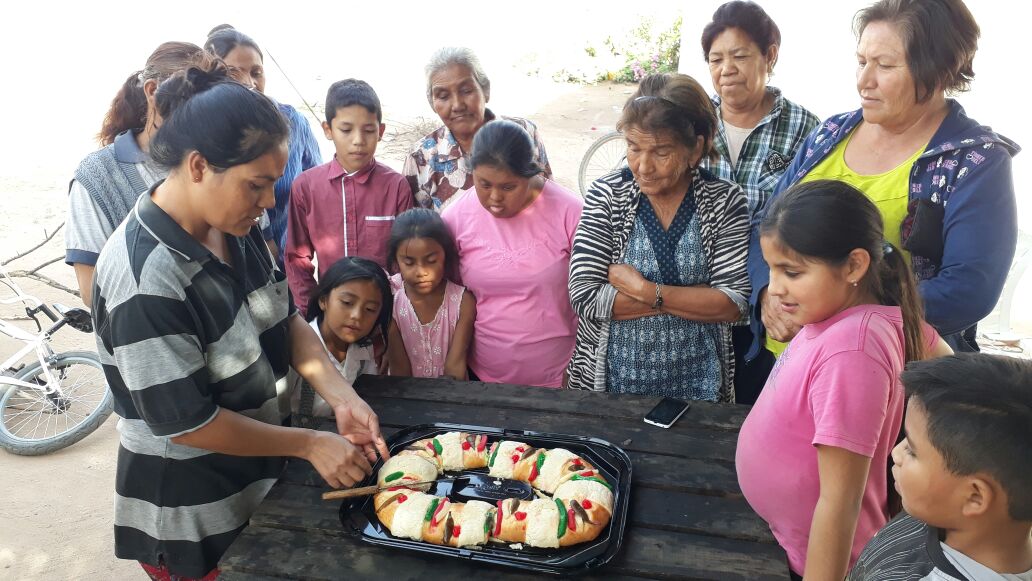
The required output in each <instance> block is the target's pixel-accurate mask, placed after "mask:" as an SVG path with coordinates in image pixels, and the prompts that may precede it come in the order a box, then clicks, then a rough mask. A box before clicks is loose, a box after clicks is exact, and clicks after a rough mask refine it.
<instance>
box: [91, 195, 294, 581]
mask: <svg viewBox="0 0 1032 581" xmlns="http://www.w3.org/2000/svg"><path fill="white" fill-rule="evenodd" d="M159 184H160V182H159ZM159 184H155V185H154V186H152V188H151V191H150V193H153V191H154V188H156V187H157V186H158V185H159ZM150 193H148V195H144V196H141V197H140V198H139V200H138V201H137V202H136V205H135V207H134V209H133V211H132V212H131V213H130V215H129V217H128V218H127V219H126V221H125V222H123V223H122V224H121V225H120V226H119V227H118V229H116V230H115V232H114V233H113V234H112V236H111V238H110V240H109V241H108V243H107V245H105V246H104V250H103V251H102V252H101V254H100V258H99V260H98V262H97V271H96V276H95V279H94V290H93V296H94V299H93V300H94V303H93V305H94V310H93V317H94V324H95V328H96V331H97V346H98V351H99V352H100V356H101V360H102V362H103V364H104V372H105V375H106V376H107V380H108V383H109V385H110V386H111V390H112V392H113V394H114V398H115V411H116V412H117V413H118V415H119V416H121V419H120V420H119V422H118V430H119V435H120V446H119V451H118V468H117V472H116V482H115V554H116V556H118V557H120V558H123V559H134V560H137V561H142V562H144V563H149V564H152V565H157V564H158V563H159V561H163V562H164V563H165V564H166V565H167V566H168V568H169V570H170V571H171V572H172V573H175V574H177V575H181V576H185V577H202V576H204V574H206V573H208V572H209V571H210V570H212V569H214V568H215V567H216V565H217V563H218V560H219V558H220V557H221V556H222V554H223V553H224V552H225V550H226V549H227V548H228V547H229V545H230V543H232V542H233V540H234V539H235V538H236V536H237V535H238V534H239V533H240V531H241V530H243V528H244V527H245V526H246V525H247V520H248V519H249V518H250V516H251V514H252V513H253V512H254V510H255V509H256V508H257V507H258V504H259V503H260V502H261V501H262V499H263V498H264V497H265V494H266V492H268V490H269V488H271V487H272V485H273V483H274V482H275V481H276V478H277V477H278V476H279V473H280V471H281V468H282V465H283V459H282V458H275V457H258V458H245V457H238V456H228V455H224V454H216V453H212V452H208V451H206V450H201V449H198V448H193V447H190V446H184V445H181V444H176V443H175V442H173V441H172V438H173V437H175V436H178V435H181V434H185V433H188V432H191V431H193V430H197V429H198V428H201V427H203V426H204V425H205V424H207V423H208V422H210V421H212V419H214V418H215V416H216V414H218V413H219V409H220V408H225V409H227V410H233V411H235V412H239V413H241V414H243V415H246V416H249V417H252V418H254V419H257V420H260V421H263V422H266V423H270V424H279V423H281V421H282V420H283V419H284V418H285V414H286V413H289V400H288V399H287V397H288V396H289V394H287V393H286V383H287V382H286V376H287V371H288V368H289V344H288V337H287V326H288V325H287V321H288V318H289V317H290V316H292V315H293V313H294V307H293V306H292V301H290V298H289V292H288V290H287V283H286V277H285V276H284V275H283V273H282V272H280V271H279V270H277V269H276V268H275V267H274V266H273V263H272V261H271V259H270V256H269V252H268V249H267V247H266V246H265V243H264V242H263V241H262V237H261V234H260V232H259V229H258V228H253V229H252V230H251V233H250V234H249V235H248V236H246V237H243V238H236V237H233V236H228V235H227V236H226V241H227V243H228V248H229V253H230V256H231V264H232V266H230V265H227V264H226V263H224V262H222V261H221V260H219V259H218V258H217V257H215V256H214V255H213V254H212V253H211V252H210V251H208V250H207V249H206V248H205V247H204V246H203V245H201V244H200V243H199V242H197V241H196V240H194V239H193V238H192V237H191V236H190V235H189V234H188V233H187V232H186V231H185V230H183V229H182V228H181V227H180V226H179V225H178V224H176V222H175V221H174V220H172V218H171V217H170V216H169V215H168V214H166V213H165V212H164V211H163V210H162V209H161V208H160V207H159V206H158V205H157V204H155V203H154V201H153V200H152V199H151V196H150Z"/></svg>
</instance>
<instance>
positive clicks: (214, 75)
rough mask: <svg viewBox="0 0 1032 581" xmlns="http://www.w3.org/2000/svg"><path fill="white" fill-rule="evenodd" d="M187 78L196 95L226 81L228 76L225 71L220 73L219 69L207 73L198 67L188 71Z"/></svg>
mask: <svg viewBox="0 0 1032 581" xmlns="http://www.w3.org/2000/svg"><path fill="white" fill-rule="evenodd" d="M186 78H187V80H188V81H189V84H190V85H191V86H192V87H193V92H194V94H195V95H196V94H197V93H202V92H204V91H207V90H208V89H209V88H211V86H212V85H214V84H215V83H221V82H223V81H225V80H226V74H225V71H224V70H223V71H220V70H219V69H218V68H214V69H213V70H210V71H206V70H203V69H200V68H197V67H190V68H189V69H187V70H186Z"/></svg>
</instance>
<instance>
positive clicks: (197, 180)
mask: <svg viewBox="0 0 1032 581" xmlns="http://www.w3.org/2000/svg"><path fill="white" fill-rule="evenodd" d="M193 181H194V183H195V184H196V183H198V182H200V181H201V176H194V177H193ZM854 286H855V285H854Z"/></svg>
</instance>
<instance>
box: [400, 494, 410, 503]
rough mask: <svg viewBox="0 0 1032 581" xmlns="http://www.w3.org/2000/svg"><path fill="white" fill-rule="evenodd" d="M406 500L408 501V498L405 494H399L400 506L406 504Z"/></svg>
mask: <svg viewBox="0 0 1032 581" xmlns="http://www.w3.org/2000/svg"><path fill="white" fill-rule="evenodd" d="M406 500H408V497H407V496H405V495H404V494H399V495H398V504H401V503H403V502H405V501H406Z"/></svg>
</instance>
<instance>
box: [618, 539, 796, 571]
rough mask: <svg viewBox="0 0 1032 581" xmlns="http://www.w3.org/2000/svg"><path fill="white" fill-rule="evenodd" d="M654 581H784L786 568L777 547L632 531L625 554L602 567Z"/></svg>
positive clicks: (624, 550)
mask: <svg viewBox="0 0 1032 581" xmlns="http://www.w3.org/2000/svg"><path fill="white" fill-rule="evenodd" d="M606 570H607V571H612V572H614V573H627V572H631V573H633V574H637V575H640V576H642V577H650V578H654V579H720V580H722V581H724V580H726V581H738V580H742V581H745V580H749V581H762V580H774V579H781V580H787V579H788V578H789V574H788V562H787V560H786V559H785V553H784V551H782V550H781V548H780V547H778V546H777V545H770V544H763V543H752V542H748V541H739V540H733V539H722V538H718V537H709V536H698V535H688V534H678V533H673V532H669V531H658V530H653V529H646V528H638V527H635V528H632V529H630V530H629V531H627V533H626V535H625V536H624V544H623V551H622V552H621V553H620V555H618V556H617V558H616V559H614V560H613V562H611V563H609V565H607V567H606Z"/></svg>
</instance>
